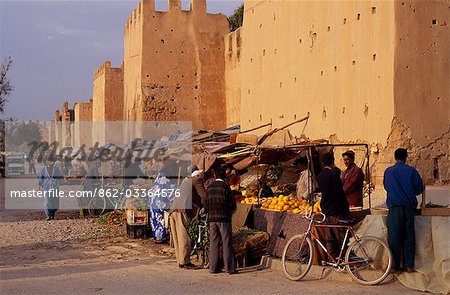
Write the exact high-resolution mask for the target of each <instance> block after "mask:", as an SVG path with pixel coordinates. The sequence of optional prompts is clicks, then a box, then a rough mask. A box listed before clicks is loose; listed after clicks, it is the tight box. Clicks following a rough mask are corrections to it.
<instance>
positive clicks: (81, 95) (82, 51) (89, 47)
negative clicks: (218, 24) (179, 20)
mask: <svg viewBox="0 0 450 295" xmlns="http://www.w3.org/2000/svg"><path fill="white" fill-rule="evenodd" d="M139 2H140V1H139V0H102V1H87V0H84V1H65V0H63V1H61V0H60V1H37V0H30V1H22V0H9V1H5V0H0V58H1V61H2V62H3V61H4V60H5V58H6V57H7V56H11V57H12V59H13V66H12V68H11V71H10V73H9V78H10V80H11V82H12V84H13V86H14V91H13V92H12V93H11V95H10V96H9V97H8V100H9V102H8V103H7V105H6V111H5V114H3V115H1V117H2V118H15V119H17V120H52V119H53V118H54V117H53V116H54V112H55V110H56V109H57V108H58V109H61V106H62V103H63V102H64V101H66V100H67V101H68V102H69V106H70V108H71V107H72V106H73V103H74V102H77V101H88V100H89V99H90V98H91V97H92V76H93V72H94V70H95V69H96V68H97V67H98V66H99V65H100V64H101V63H102V62H103V61H105V60H110V61H111V63H112V65H113V66H114V67H120V63H121V61H122V60H123V28H124V25H125V22H126V20H127V18H128V16H129V14H130V13H131V12H132V11H133V10H134V8H135V7H136V5H137V4H138V3H139ZM242 2H243V1H240V0H207V5H208V12H209V13H222V14H225V15H230V14H232V13H233V11H234V9H236V8H237V7H238V6H239V5H240V4H241V3H242ZM182 7H183V9H188V8H189V0H182ZM156 9H157V10H167V0H165V1H164V0H156Z"/></svg>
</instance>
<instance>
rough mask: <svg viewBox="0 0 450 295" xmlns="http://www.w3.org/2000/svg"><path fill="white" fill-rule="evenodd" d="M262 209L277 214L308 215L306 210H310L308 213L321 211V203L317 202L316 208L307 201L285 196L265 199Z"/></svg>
mask: <svg viewBox="0 0 450 295" xmlns="http://www.w3.org/2000/svg"><path fill="white" fill-rule="evenodd" d="M261 209H265V210H270V211H277V212H289V213H294V214H298V213H300V214H306V210H308V212H310V211H313V212H315V213H318V212H320V211H321V208H320V202H316V203H315V204H314V206H311V205H310V204H308V202H307V201H306V200H299V199H297V198H294V197H290V196H283V195H279V196H278V197H272V198H267V199H264V200H263V202H262V204H261Z"/></svg>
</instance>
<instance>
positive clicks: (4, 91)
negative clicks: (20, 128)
mask: <svg viewBox="0 0 450 295" xmlns="http://www.w3.org/2000/svg"><path fill="white" fill-rule="evenodd" d="M11 65H12V59H11V57H10V56H9V57H8V58H6V59H5V62H4V63H3V64H2V67H1V70H0V113H2V114H3V113H4V112H5V106H6V103H7V102H8V95H9V94H10V93H11V91H13V86H12V84H11V82H10V81H9V78H8V71H9V70H10V69H11Z"/></svg>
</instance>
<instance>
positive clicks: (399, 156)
mask: <svg viewBox="0 0 450 295" xmlns="http://www.w3.org/2000/svg"><path fill="white" fill-rule="evenodd" d="M394 157H395V161H396V162H397V163H396V164H395V165H394V166H391V167H389V168H387V169H386V171H385V172H384V180H383V183H384V189H385V190H386V191H387V199H386V205H387V207H388V208H389V214H388V219H387V226H388V241H389V247H390V248H391V251H392V255H393V257H394V265H393V269H394V271H395V272H396V273H399V272H401V267H400V262H401V261H403V266H404V268H405V270H406V271H407V272H413V271H414V256H415V252H416V239H415V233H414V213H415V210H416V208H417V196H418V195H420V194H421V193H422V190H423V182H422V178H421V177H420V175H419V172H417V170H416V169H414V168H413V167H411V166H408V165H406V158H407V157H408V152H407V151H406V149H403V148H398V149H397V150H396V151H395V154H394ZM402 248H403V257H401V250H402Z"/></svg>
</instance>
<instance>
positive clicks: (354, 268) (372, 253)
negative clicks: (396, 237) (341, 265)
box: [345, 237, 392, 285]
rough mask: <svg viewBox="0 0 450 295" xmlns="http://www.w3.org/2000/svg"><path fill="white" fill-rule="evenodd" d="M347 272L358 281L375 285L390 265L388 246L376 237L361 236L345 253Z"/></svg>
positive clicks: (388, 269)
mask: <svg viewBox="0 0 450 295" xmlns="http://www.w3.org/2000/svg"><path fill="white" fill-rule="evenodd" d="M345 263H346V268H347V272H348V273H349V274H350V276H351V277H352V278H353V279H354V280H355V281H356V282H358V283H360V284H363V285H376V284H378V283H380V282H382V281H383V280H384V279H385V278H386V277H387V276H388V274H389V272H390V270H391V267H392V253H391V250H390V249H389V246H388V245H387V244H386V243H385V242H384V241H383V240H381V239H379V238H376V237H361V238H360V240H359V241H354V242H353V243H352V244H351V245H350V247H349V248H348V249H347V252H346V253H345Z"/></svg>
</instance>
